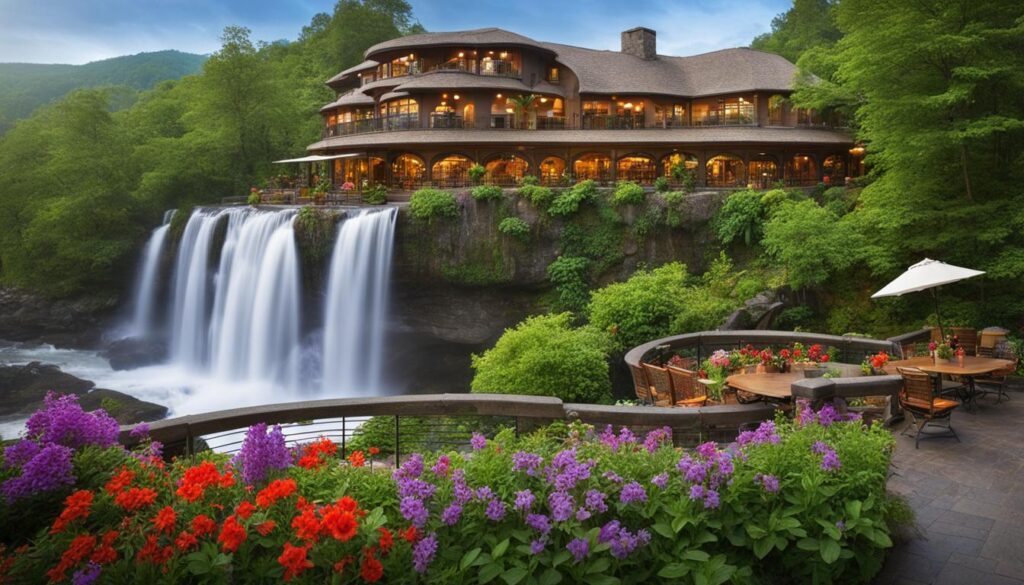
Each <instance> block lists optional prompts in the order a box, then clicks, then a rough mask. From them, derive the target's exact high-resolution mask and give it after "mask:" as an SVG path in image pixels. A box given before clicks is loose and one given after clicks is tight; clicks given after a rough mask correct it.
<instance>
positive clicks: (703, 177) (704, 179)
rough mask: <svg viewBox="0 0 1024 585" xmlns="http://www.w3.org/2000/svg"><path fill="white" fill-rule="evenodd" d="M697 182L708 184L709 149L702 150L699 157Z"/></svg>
mask: <svg viewBox="0 0 1024 585" xmlns="http://www.w3.org/2000/svg"><path fill="white" fill-rule="evenodd" d="M697 184H698V185H703V186H705V187H707V186H708V151H706V150H702V151H700V157H699V158H698V159H697Z"/></svg>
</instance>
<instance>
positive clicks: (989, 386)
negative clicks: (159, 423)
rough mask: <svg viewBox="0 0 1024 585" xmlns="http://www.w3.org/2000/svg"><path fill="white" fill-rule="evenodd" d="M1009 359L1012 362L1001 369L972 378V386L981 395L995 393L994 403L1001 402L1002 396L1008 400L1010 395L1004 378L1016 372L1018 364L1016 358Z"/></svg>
mask: <svg viewBox="0 0 1024 585" xmlns="http://www.w3.org/2000/svg"><path fill="white" fill-rule="evenodd" d="M978 349H979V350H980V349H989V350H991V349H992V348H980V347H979V348H978ZM994 353H995V352H993V354H994ZM991 357H995V355H992V356H991ZM1011 361H1012V362H1013V363H1012V364H1010V365H1008V366H1006V367H1005V368H1003V369H1001V370H996V371H994V372H992V373H990V374H987V375H985V376H978V377H977V378H975V379H974V387H975V388H976V389H977V391H978V394H980V395H982V396H987V395H989V394H992V393H995V395H996V404H999V403H1000V402H1002V401H1003V398H1006V399H1007V400H1009V399H1010V395H1009V394H1007V393H1006V379H1007V377H1009V376H1012V375H1013V374H1015V373H1017V364H1018V361H1017V358H1012V360H1011Z"/></svg>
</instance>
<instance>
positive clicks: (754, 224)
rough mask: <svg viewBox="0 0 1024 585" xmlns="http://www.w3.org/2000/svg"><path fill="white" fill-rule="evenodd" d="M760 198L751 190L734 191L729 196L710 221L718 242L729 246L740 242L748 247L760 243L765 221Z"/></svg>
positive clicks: (757, 193) (759, 195)
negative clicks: (737, 241)
mask: <svg viewBox="0 0 1024 585" xmlns="http://www.w3.org/2000/svg"><path fill="white" fill-rule="evenodd" d="M761 198H762V194H761V193H760V192H758V191H754V190H752V189H744V190H742V191H735V192H733V193H732V194H731V195H729V197H728V198H727V199H726V200H725V203H724V204H723V205H722V208H721V209H719V210H718V213H716V214H715V217H714V219H713V220H712V224H713V226H714V229H715V233H716V234H717V235H718V239H719V241H721V242H722V243H723V244H731V243H732V242H734V241H736V240H742V241H743V243H744V244H746V245H748V246H751V245H754V244H756V243H758V242H760V241H761V234H762V233H763V230H764V221H765V208H764V204H763V203H762V202H761Z"/></svg>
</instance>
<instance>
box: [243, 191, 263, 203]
mask: <svg viewBox="0 0 1024 585" xmlns="http://www.w3.org/2000/svg"><path fill="white" fill-rule="evenodd" d="M260 201H261V198H260V192H259V191H250V192H249V196H248V197H246V199H245V202H246V203H247V204H249V205H259V204H260Z"/></svg>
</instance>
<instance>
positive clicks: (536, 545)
mask: <svg viewBox="0 0 1024 585" xmlns="http://www.w3.org/2000/svg"><path fill="white" fill-rule="evenodd" d="M542 552H544V541H543V540H535V541H533V542H531V543H530V553H531V554H534V555H539V554H540V553H542Z"/></svg>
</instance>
